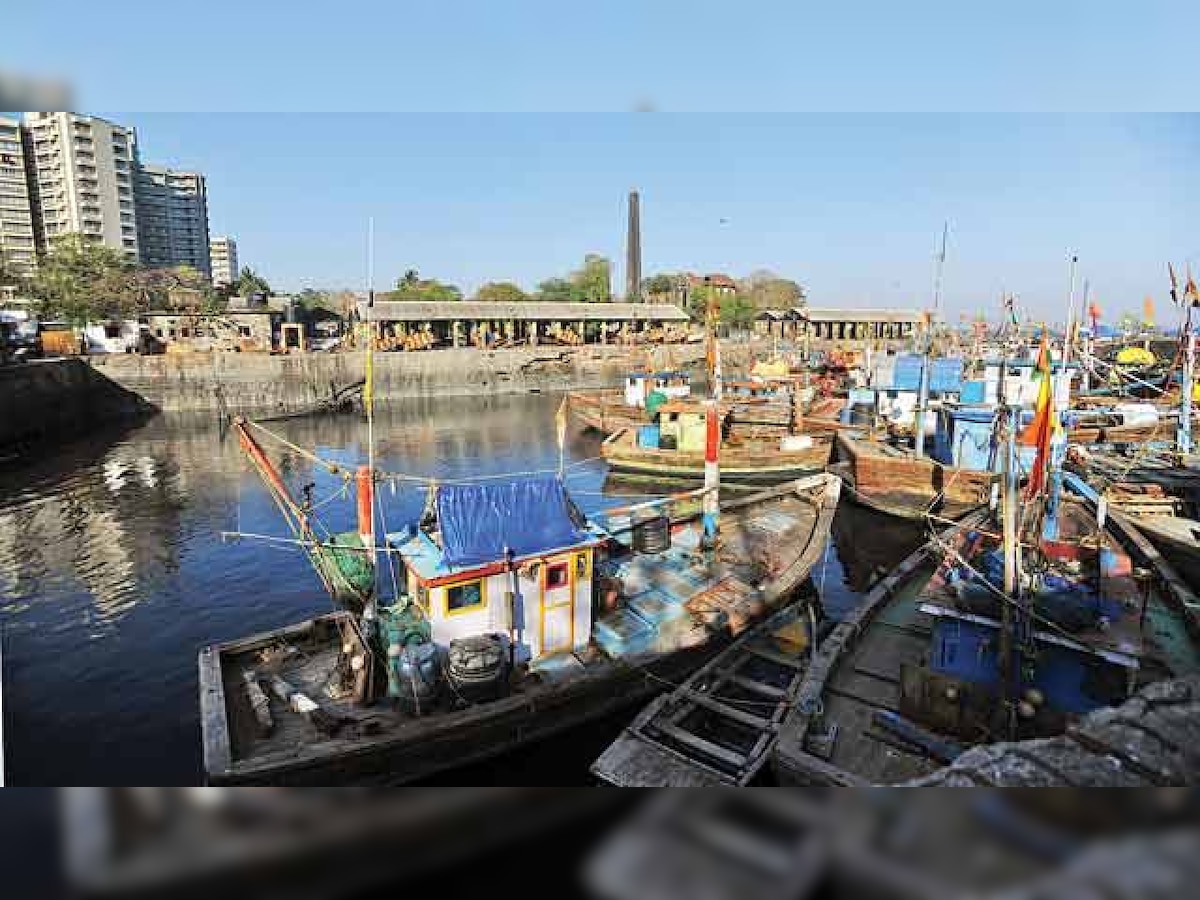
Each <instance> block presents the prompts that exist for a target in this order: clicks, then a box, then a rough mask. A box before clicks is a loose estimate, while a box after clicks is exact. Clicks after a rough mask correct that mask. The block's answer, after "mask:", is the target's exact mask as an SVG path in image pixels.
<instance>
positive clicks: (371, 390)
mask: <svg viewBox="0 0 1200 900" xmlns="http://www.w3.org/2000/svg"><path fill="white" fill-rule="evenodd" d="M366 370H367V371H366V384H365V386H364V390H363V411H364V412H365V413H366V415H367V470H366V472H365V473H364V472H362V471H359V473H358V490H359V497H358V510H359V526H358V527H359V531H360V534H361V538H362V540H363V543H364V546H365V547H366V548H367V551H368V554H369V557H370V560H371V570H372V571H373V572H374V573H375V579H376V582H375V590H374V591H372V592H371V597H370V599H369V600H368V601H367V602H366V603H365V604H364V605H363V614H362V617H363V621H364V622H367V623H369V622H373V621H374V619H375V617H376V604H377V598H378V597H379V565H378V563H379V555H378V543H377V541H376V530H375V217H374V216H369V217H368V218H367V361H366ZM364 494H366V496H365V497H364ZM364 529H366V533H362V532H363V530H364ZM367 541H370V543H369V544H367Z"/></svg>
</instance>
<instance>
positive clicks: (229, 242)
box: [209, 235, 240, 287]
mask: <svg viewBox="0 0 1200 900" xmlns="http://www.w3.org/2000/svg"><path fill="white" fill-rule="evenodd" d="M209 260H210V264H209V271H210V272H211V273H212V282H213V285H214V286H216V287H224V286H225V285H228V284H233V283H234V282H235V281H237V277H238V272H239V271H240V269H239V268H238V250H237V241H235V240H234V239H233V238H231V237H230V236H229V235H224V236H223V237H215V238H213V239H212V240H211V241H210V242H209Z"/></svg>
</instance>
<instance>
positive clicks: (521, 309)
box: [358, 300, 688, 322]
mask: <svg viewBox="0 0 1200 900" xmlns="http://www.w3.org/2000/svg"><path fill="white" fill-rule="evenodd" d="M358 315H359V317H360V318H362V319H364V320H369V321H374V322H454V321H461V322H473V321H503V320H506V319H518V320H521V321H532V320H537V321H541V322H580V321H584V322H599V321H605V322H623V321H624V322H686V321H688V315H687V313H685V312H684V311H683V310H682V309H680V308H679V307H677V306H671V305H670V304H668V303H550V302H545V303H544V302H540V301H536V300H531V301H528V302H526V303H483V302H478V301H473V300H460V301H455V300H451V301H447V302H434V303H426V302H422V301H404V300H376V301H375V308H374V310H372V314H371V315H370V316H369V317H368V315H367V304H366V303H365V302H364V301H359V303H358Z"/></svg>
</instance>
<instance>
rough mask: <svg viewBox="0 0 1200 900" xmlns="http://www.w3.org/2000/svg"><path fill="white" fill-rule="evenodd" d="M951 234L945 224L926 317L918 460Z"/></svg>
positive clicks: (916, 446)
mask: <svg viewBox="0 0 1200 900" xmlns="http://www.w3.org/2000/svg"><path fill="white" fill-rule="evenodd" d="M949 233H950V223H949V222H945V223H944V224H943V225H942V249H941V252H939V253H938V255H937V265H936V267H935V268H934V276H933V312H931V313H929V314H928V315H927V316H926V317H925V347H924V351H923V352H924V359H922V360H921V388H920V393H919V394H918V395H917V418H916V423H915V424H916V431H917V434H916V437H915V439H914V440H913V449H914V450H915V451H916V455H917V458H918V459H920V458H921V457H923V456H924V455H925V411H926V408H927V407H928V406H929V366H930V360H929V355H930V353H931V352H932V350H933V320H934V318H935V317H936V316H937V314H938V312H939V311H940V309H941V305H942V270H943V269H944V268H945V266H946V237H947V236H948V235H949Z"/></svg>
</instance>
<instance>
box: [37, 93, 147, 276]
mask: <svg viewBox="0 0 1200 900" xmlns="http://www.w3.org/2000/svg"><path fill="white" fill-rule="evenodd" d="M23 131H24V144H25V157H26V166H27V168H28V171H29V187H30V192H31V197H30V200H31V205H32V207H33V222H34V237H35V239H36V241H37V244H38V247H39V249H43V250H44V249H45V248H46V247H47V246H48V245H49V243H50V242H52V241H53V240H54V239H55V238H56V237H58V236H59V235H62V234H68V233H71V232H78V233H79V234H82V235H83V236H84V237H85V238H87V239H88V240H92V241H96V242H98V243H102V244H104V245H106V246H108V247H112V248H114V249H117V250H120V251H122V252H123V253H125V254H126V255H127V256H129V257H130V258H131V259H134V260H137V259H139V253H138V229H137V205H136V198H135V194H134V179H135V177H136V173H137V163H138V156H137V133H136V132H135V131H134V129H132V128H126V127H125V126H123V125H117V124H114V123H112V122H108V121H105V120H104V119H101V118H97V117H96V116H84V115H79V114H77V113H69V112H29V113H25V127H24V129H23Z"/></svg>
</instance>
